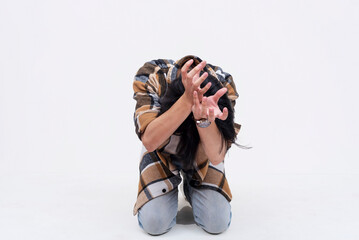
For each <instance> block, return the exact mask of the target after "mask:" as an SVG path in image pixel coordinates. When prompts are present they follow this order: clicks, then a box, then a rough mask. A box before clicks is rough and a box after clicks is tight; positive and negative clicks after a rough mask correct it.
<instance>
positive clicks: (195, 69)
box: [187, 61, 207, 78]
mask: <svg viewBox="0 0 359 240" xmlns="http://www.w3.org/2000/svg"><path fill="white" fill-rule="evenodd" d="M206 64H207V63H206V61H202V62H200V63H199V64H198V65H197V66H196V67H195V68H193V69H192V70H191V71H190V72H189V73H188V75H187V76H188V77H189V78H193V77H194V76H195V75H196V74H197V73H198V72H200V71H201V70H202V69H203V68H204V67H205V66H206Z"/></svg>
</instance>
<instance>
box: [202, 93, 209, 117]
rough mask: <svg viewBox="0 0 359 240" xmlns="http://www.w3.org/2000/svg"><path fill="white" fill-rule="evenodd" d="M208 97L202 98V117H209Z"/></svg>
mask: <svg viewBox="0 0 359 240" xmlns="http://www.w3.org/2000/svg"><path fill="white" fill-rule="evenodd" d="M207 111H208V109H207V97H203V98H202V116H207V114H208V113H207Z"/></svg>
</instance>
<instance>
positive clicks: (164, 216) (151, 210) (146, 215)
mask: <svg viewBox="0 0 359 240" xmlns="http://www.w3.org/2000/svg"><path fill="white" fill-rule="evenodd" d="M177 209H178V189H175V190H173V191H171V192H169V193H167V194H165V195H162V196H160V197H157V198H154V199H152V200H150V201H149V202H147V203H146V204H145V205H143V206H142V207H141V208H140V209H139V210H138V216H137V217H138V223H139V225H140V227H141V228H142V229H143V230H145V231H146V232H147V233H148V234H151V235H161V234H163V233H166V232H168V231H169V230H170V229H171V228H172V227H173V226H174V225H175V224H176V215H177Z"/></svg>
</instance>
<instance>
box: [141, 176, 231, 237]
mask: <svg viewBox="0 0 359 240" xmlns="http://www.w3.org/2000/svg"><path fill="white" fill-rule="evenodd" d="M184 191H185V195H186V198H187V199H188V200H189V202H190V204H191V206H192V210H193V216H194V220H195V222H196V224H197V225H199V226H200V227H202V228H203V229H204V230H205V231H206V232H208V233H211V234H219V233H221V232H223V231H225V230H226V229H227V228H228V227H229V225H230V223H231V217H232V212H231V205H230V204H229V202H228V201H227V199H226V198H225V197H224V196H223V195H222V194H221V193H219V192H217V191H214V190H210V189H196V188H193V187H191V186H190V185H189V184H187V183H186V181H185V182H184ZM177 208H178V189H174V190H173V191H171V192H169V193H166V194H165V195H162V196H160V197H157V198H154V199H152V200H151V201H149V202H147V203H146V204H145V205H143V206H142V207H141V208H140V209H139V210H138V223H139V225H140V227H141V228H142V229H143V230H145V231H146V232H147V233H149V234H150V235H161V234H163V233H166V232H168V231H169V230H170V229H171V228H172V227H173V226H174V225H175V224H176V216H177Z"/></svg>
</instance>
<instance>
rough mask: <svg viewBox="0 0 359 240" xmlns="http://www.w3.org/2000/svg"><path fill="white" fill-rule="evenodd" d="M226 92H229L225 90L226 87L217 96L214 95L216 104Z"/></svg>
mask: <svg viewBox="0 0 359 240" xmlns="http://www.w3.org/2000/svg"><path fill="white" fill-rule="evenodd" d="M226 92H227V88H225V87H224V88H221V89H219V90H218V91H217V92H216V94H214V96H213V100H214V102H215V103H217V102H218V100H219V99H220V98H221V97H222V96H223V95H224V94H225V93H226Z"/></svg>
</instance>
